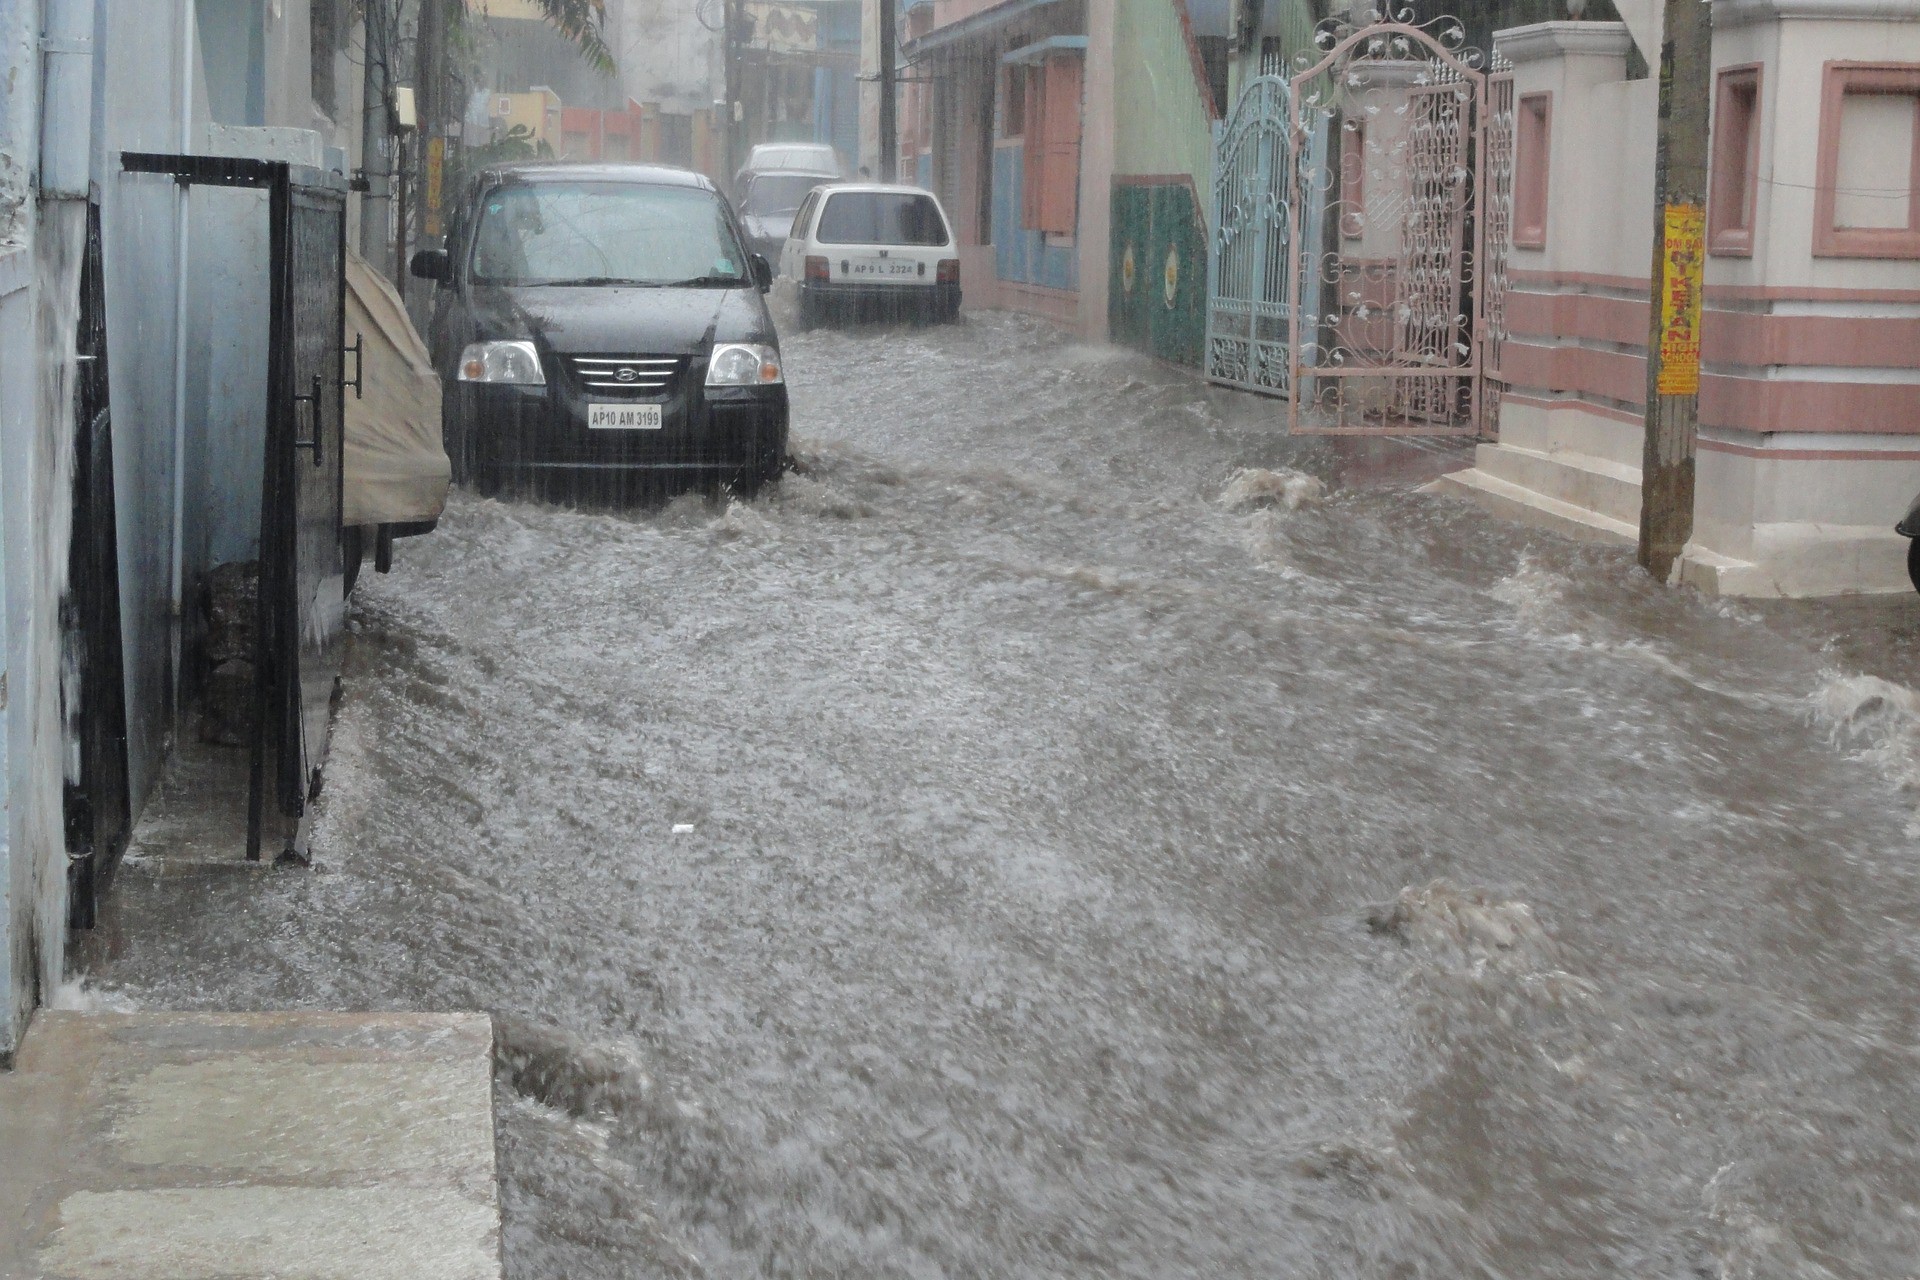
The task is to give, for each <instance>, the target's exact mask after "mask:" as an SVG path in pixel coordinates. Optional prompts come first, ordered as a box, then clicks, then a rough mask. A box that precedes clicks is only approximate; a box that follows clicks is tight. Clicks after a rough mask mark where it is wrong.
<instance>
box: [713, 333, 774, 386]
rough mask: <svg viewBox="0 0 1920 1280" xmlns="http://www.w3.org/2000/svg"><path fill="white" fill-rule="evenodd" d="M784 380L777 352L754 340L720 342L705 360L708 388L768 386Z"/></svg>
mask: <svg viewBox="0 0 1920 1280" xmlns="http://www.w3.org/2000/svg"><path fill="white" fill-rule="evenodd" d="M786 380H787V377H786V374H785V373H784V372H782V371H781V368H780V353H779V352H778V351H776V350H774V349H773V348H772V347H768V346H762V345H761V344H760V343H757V342H723V343H720V344H718V345H717V346H715V347H714V349H713V355H712V356H711V357H710V358H709V359H708V360H707V385H708V386H710V387H771V386H776V385H778V384H779V383H782V382H785V381H786Z"/></svg>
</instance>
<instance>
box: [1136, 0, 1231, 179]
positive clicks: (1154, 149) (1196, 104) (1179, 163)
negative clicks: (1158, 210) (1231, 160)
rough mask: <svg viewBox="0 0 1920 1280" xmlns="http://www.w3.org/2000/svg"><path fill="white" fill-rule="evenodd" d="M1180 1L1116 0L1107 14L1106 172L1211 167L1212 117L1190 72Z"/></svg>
mask: <svg viewBox="0 0 1920 1280" xmlns="http://www.w3.org/2000/svg"><path fill="white" fill-rule="evenodd" d="M1180 2H1181V0H1118V3H1117V7H1116V11H1115V14H1114V32H1113V65H1114V95H1113V97H1114V103H1113V116H1114V120H1113V172H1114V176H1115V177H1120V176H1123V175H1126V174H1142V173H1157V174H1186V175H1189V176H1191V177H1193V178H1194V179H1195V180H1196V181H1198V182H1199V183H1200V185H1202V186H1205V185H1206V182H1207V181H1208V180H1209V175H1210V174H1211V173H1212V171H1213V117H1212V115H1211V114H1210V113H1209V112H1208V110H1207V106H1206V97H1205V89H1204V88H1203V87H1202V85H1201V84H1200V82H1199V79H1198V78H1197V77H1196V76H1195V74H1194V70H1193V58H1192V55H1191V54H1190V53H1189V52H1188V48H1187V40H1186V34H1185V32H1184V31H1183V29H1182V27H1181V23H1180V17H1181V9H1180Z"/></svg>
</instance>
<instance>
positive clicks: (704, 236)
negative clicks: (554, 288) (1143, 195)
mask: <svg viewBox="0 0 1920 1280" xmlns="http://www.w3.org/2000/svg"><path fill="white" fill-rule="evenodd" d="M473 278H474V280H475V281H476V282H478V283H481V284H505V285H539V284H575V285H598V284H606V285H613V284H632V285H672V284H686V285H712V286H716V287H726V286H732V285H737V284H744V283H746V281H747V279H748V270H747V259H746V254H745V253H744V252H743V251H742V250H741V248H740V245H739V242H738V241H737V240H736V238H735V237H734V234H733V229H732V227H731V226H730V225H729V224H728V222H727V217H726V211H725V209H724V208H723V207H722V205H721V203H720V200H719V198H718V197H717V196H715V195H714V194H713V193H712V192H710V191H704V190H701V189H700V188H697V187H667V186H648V185H645V184H641V183H631V182H510V183H506V184H503V185H501V186H498V187H495V188H494V189H493V190H492V191H490V192H488V193H487V197H486V200H485V201H484V202H482V204H481V207H480V222H479V225H478V226H477V227H476V228H475V231H474V244H473Z"/></svg>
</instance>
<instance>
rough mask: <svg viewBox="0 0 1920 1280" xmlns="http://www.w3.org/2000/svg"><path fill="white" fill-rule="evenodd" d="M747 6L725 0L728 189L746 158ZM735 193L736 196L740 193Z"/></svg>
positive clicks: (725, 176)
mask: <svg viewBox="0 0 1920 1280" xmlns="http://www.w3.org/2000/svg"><path fill="white" fill-rule="evenodd" d="M744 9H745V6H744V5H742V4H741V2H740V0H726V15H727V21H726V31H727V37H726V45H725V54H726V59H727V66H726V72H727V109H726V116H727V118H726V121H725V124H726V130H727V165H726V172H725V174H723V175H722V179H721V180H722V181H723V182H724V183H725V185H726V188H727V190H729V191H732V190H733V175H734V174H736V173H738V172H740V163H741V161H742V160H743V159H744V158H745V154H744V152H743V151H742V150H741V147H740V125H741V120H740V116H741V110H740V24H741V22H743V21H744V20H745V12H744ZM733 194H734V195H735V196H736V197H737V196H738V195H739V194H740V193H739V192H737V191H735V192H733Z"/></svg>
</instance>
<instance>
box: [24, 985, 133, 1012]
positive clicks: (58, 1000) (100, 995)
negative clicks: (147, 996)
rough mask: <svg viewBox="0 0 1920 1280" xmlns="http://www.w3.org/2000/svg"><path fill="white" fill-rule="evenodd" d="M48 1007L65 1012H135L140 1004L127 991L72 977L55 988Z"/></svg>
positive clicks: (48, 1001)
mask: <svg viewBox="0 0 1920 1280" xmlns="http://www.w3.org/2000/svg"><path fill="white" fill-rule="evenodd" d="M47 1007H48V1008H49V1009H58V1010H60V1011H61V1012H63V1013H133V1012H135V1011H137V1010H138V1009H139V1008H140V1005H139V1003H138V1002H137V1001H135V1000H134V999H133V997H132V996H129V995H127V994H126V993H125V992H121V991H114V990H112V989H110V988H105V987H96V986H93V985H92V984H90V983H88V982H87V981H86V980H85V979H73V978H70V979H68V980H67V981H65V982H62V983H61V984H60V985H59V986H57V987H55V988H54V989H53V994H52V995H51V996H50V997H49V998H48V1000H47Z"/></svg>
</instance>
